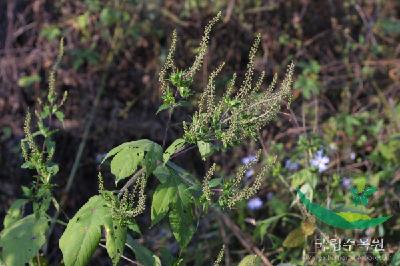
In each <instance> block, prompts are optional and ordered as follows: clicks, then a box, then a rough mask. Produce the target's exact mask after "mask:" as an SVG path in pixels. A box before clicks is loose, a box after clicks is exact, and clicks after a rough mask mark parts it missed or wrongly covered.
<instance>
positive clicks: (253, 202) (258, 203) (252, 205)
mask: <svg viewBox="0 0 400 266" xmlns="http://www.w3.org/2000/svg"><path fill="white" fill-rule="evenodd" d="M262 206H263V201H262V200H261V199H260V198H259V197H255V198H252V199H250V200H249V201H248V202H247V208H248V209H249V210H251V211H255V210H258V209H261V208H262Z"/></svg>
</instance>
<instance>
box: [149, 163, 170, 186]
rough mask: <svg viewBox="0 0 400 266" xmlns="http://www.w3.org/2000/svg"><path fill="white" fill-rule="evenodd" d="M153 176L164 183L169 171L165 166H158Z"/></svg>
mask: <svg viewBox="0 0 400 266" xmlns="http://www.w3.org/2000/svg"><path fill="white" fill-rule="evenodd" d="M153 175H155V176H156V177H157V179H158V181H160V182H161V183H165V182H167V180H168V178H169V177H170V176H171V170H170V169H169V168H168V167H167V166H165V165H163V164H160V165H158V166H157V167H156V169H155V170H154V171H153Z"/></svg>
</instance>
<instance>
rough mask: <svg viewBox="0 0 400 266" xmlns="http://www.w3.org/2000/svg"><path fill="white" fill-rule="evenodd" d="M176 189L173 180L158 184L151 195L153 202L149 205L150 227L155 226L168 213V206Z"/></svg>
mask: <svg viewBox="0 0 400 266" xmlns="http://www.w3.org/2000/svg"><path fill="white" fill-rule="evenodd" d="M176 193H177V188H176V187H175V183H174V182H173V179H172V178H170V179H169V181H167V182H165V183H162V184H160V185H159V186H158V187H157V188H156V191H155V192H154V193H153V200H152V203H151V225H152V226H153V225H155V224H157V223H158V222H159V221H161V220H162V219H163V218H164V217H165V216H166V215H167V213H168V211H169V205H170V203H171V202H172V201H173V200H174V198H175V197H176Z"/></svg>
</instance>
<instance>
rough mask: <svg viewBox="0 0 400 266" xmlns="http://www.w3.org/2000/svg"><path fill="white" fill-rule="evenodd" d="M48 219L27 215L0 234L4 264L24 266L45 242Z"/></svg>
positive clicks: (0, 246)
mask: <svg viewBox="0 0 400 266" xmlns="http://www.w3.org/2000/svg"><path fill="white" fill-rule="evenodd" d="M47 228H48V221H47V219H46V218H44V217H39V218H38V219H37V218H36V217H35V216H34V215H33V214H31V215H28V216H26V217H24V218H23V219H20V220H18V221H17V222H15V223H14V224H13V225H10V226H9V227H8V228H6V229H4V230H3V231H2V232H1V234H0V248H1V250H2V259H3V261H4V263H5V265H12V266H24V265H25V264H26V263H28V262H29V261H30V260H31V259H32V258H33V257H35V256H36V254H37V253H38V251H39V250H40V248H41V247H42V246H43V244H44V243H45V242H46V231H47Z"/></svg>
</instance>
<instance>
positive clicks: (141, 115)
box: [0, 0, 400, 265]
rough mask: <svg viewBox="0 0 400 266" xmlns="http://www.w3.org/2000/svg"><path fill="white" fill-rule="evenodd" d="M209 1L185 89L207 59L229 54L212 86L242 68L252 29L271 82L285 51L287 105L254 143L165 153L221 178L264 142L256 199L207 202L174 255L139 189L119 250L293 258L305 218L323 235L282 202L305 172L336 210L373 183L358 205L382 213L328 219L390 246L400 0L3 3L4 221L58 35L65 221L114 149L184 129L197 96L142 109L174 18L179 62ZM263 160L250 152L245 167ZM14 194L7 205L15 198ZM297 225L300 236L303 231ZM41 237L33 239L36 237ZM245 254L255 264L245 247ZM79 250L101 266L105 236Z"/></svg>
mask: <svg viewBox="0 0 400 266" xmlns="http://www.w3.org/2000/svg"><path fill="white" fill-rule="evenodd" d="M220 10H221V11H222V12H223V13H222V20H223V22H222V23H219V24H217V25H216V26H215V28H214V30H213V34H212V35H211V38H210V46H209V52H208V53H207V54H206V57H205V59H204V65H203V67H202V68H201V69H200V74H199V75H197V76H195V77H194V79H195V80H194V81H193V84H194V93H196V94H200V93H201V92H202V91H203V90H204V88H205V87H206V85H207V78H208V75H209V73H210V72H211V71H213V70H214V69H215V68H217V66H219V65H220V64H221V62H222V61H225V62H226V64H225V66H224V68H223V70H222V71H221V73H220V75H219V76H218V78H217V79H216V81H215V83H216V88H217V94H218V93H220V94H222V85H224V84H225V83H226V81H228V80H229V79H230V78H231V73H232V72H237V73H238V79H239V80H241V79H243V77H244V73H245V69H246V64H247V61H248V50H249V49H250V46H251V43H252V42H253V39H254V37H255V33H260V34H261V44H260V47H261V49H260V50H262V51H259V52H258V53H257V54H256V58H255V69H256V72H257V74H259V73H261V71H265V72H266V77H267V80H268V81H271V80H272V77H273V74H274V73H284V71H285V67H286V66H287V65H288V64H289V63H290V62H291V61H292V60H293V61H294V62H296V68H295V76H296V77H295V84H294V88H295V89H294V91H293V99H292V104H291V107H290V109H286V108H284V109H282V112H280V113H279V114H278V116H277V118H276V119H275V120H274V121H273V122H272V123H270V124H269V125H268V126H267V127H265V128H263V130H262V132H261V134H260V135H259V136H257V139H258V141H253V140H249V141H246V142H244V143H242V145H240V146H239V147H236V148H233V149H229V150H227V151H226V152H224V153H216V154H215V155H213V156H211V157H209V158H207V159H206V160H205V161H202V159H201V155H200V154H199V152H198V151H197V150H195V149H193V150H189V151H188V152H186V153H185V154H183V155H182V156H180V157H178V158H176V159H174V162H175V163H176V164H177V165H180V166H182V167H184V168H185V169H188V170H190V171H191V172H192V173H194V174H195V175H196V176H197V177H199V178H200V179H201V177H203V176H205V174H206V172H207V170H208V169H209V168H210V167H211V165H212V164H213V162H215V163H216V164H217V169H216V172H217V173H218V175H220V176H221V177H228V176H233V175H234V173H235V172H236V170H237V168H238V167H239V166H240V165H242V164H246V163H248V162H249V160H250V161H251V156H254V155H256V151H257V150H258V149H260V148H261V149H263V151H264V153H266V154H275V155H277V156H278V157H277V159H276V160H277V163H276V164H275V166H274V167H273V169H272V172H271V173H269V174H268V175H267V178H266V181H265V182H264V183H263V184H262V189H261V191H260V192H259V193H258V194H257V198H254V199H251V200H250V201H243V202H241V203H240V204H239V205H237V206H236V207H235V208H234V209H233V210H231V211H230V212H229V213H228V215H221V214H220V213H218V212H210V213H209V214H208V215H207V216H204V217H203V218H202V219H201V220H200V221H199V222H198V224H197V225H196V226H197V231H196V233H195V234H194V236H193V237H194V238H193V239H192V240H191V242H190V243H188V248H187V250H186V251H185V253H184V254H179V245H178V243H177V242H176V241H175V239H174V237H173V235H172V233H171V231H170V230H169V229H168V223H166V222H165V223H162V224H161V225H158V226H153V227H151V226H150V225H151V221H152V217H154V216H157V215H160V214H155V213H152V210H151V208H149V207H150V204H149V202H151V198H147V199H146V202H148V204H147V207H148V208H146V211H145V212H144V213H143V214H141V215H140V216H138V219H137V221H138V227H139V228H140V231H141V233H142V234H140V235H139V234H137V235H134V237H131V236H128V238H127V242H128V245H129V246H130V247H131V248H132V252H133V253H128V254H127V256H128V257H130V258H135V259H136V260H138V261H141V262H143V261H146V262H144V264H145V265H152V264H156V263H157V262H156V261H157V260H158V257H160V258H161V259H163V260H166V259H167V258H168V256H169V255H170V254H171V253H172V255H173V256H178V255H182V258H184V263H186V264H188V265H204V264H207V263H210V261H204V259H205V258H216V257H217V256H218V252H219V250H220V248H221V246H222V244H225V248H226V250H228V252H226V253H225V257H224V260H223V261H225V263H226V265H231V264H237V263H238V262H239V261H240V260H241V259H242V258H244V257H245V256H246V255H248V254H257V253H258V252H262V253H263V254H264V255H265V256H267V257H268V258H269V259H270V260H271V261H272V262H273V263H274V264H278V263H281V262H290V263H292V264H294V265H297V264H302V251H303V250H304V252H308V251H309V250H308V249H309V248H310V246H311V241H312V239H313V237H314V236H315V234H318V230H323V231H325V232H328V233H329V235H331V236H332V235H334V234H335V230H333V229H332V228H329V227H328V226H326V225H325V224H322V223H317V227H318V230H316V231H315V232H314V229H312V230H310V229H309V230H304V228H309V227H307V225H304V223H302V219H301V217H302V216H301V214H302V213H301V210H300V209H299V208H298V207H297V206H296V205H293V206H292V205H291V204H290V203H291V202H292V201H293V199H294V197H293V194H292V193H291V192H290V189H294V188H296V187H298V186H304V187H305V189H306V190H307V195H308V197H309V198H310V199H313V200H314V201H316V202H317V203H319V204H321V205H324V206H327V207H330V208H332V209H334V208H339V209H340V208H341V207H342V206H341V203H346V205H349V204H351V201H352V198H351V195H352V194H351V187H352V186H353V185H357V184H358V183H360V182H366V183H367V184H369V185H373V186H375V187H377V189H378V190H377V192H376V193H375V194H374V196H373V197H372V198H370V199H369V205H368V209H366V210H364V211H366V212H369V213H371V214H375V215H379V214H390V215H393V217H392V218H391V219H390V220H389V221H388V222H386V223H384V224H383V225H382V226H379V227H376V228H375V229H368V230H366V231H360V232H357V233H355V232H352V231H346V232H344V231H343V232H341V231H340V232H336V233H340V235H347V236H349V237H356V236H357V237H359V236H365V235H367V236H375V237H377V236H384V239H385V250H386V251H387V252H388V253H390V254H394V253H395V252H396V251H397V250H398V248H399V238H398V235H399V230H400V227H399V224H400V221H399V216H398V213H399V211H400V207H399V202H400V196H399V195H400V185H399V182H400V169H399V165H400V161H399V158H400V135H399V130H400V102H399V95H400V88H399V84H400V59H399V53H400V49H399V48H400V47H399V45H398V43H399V39H400V4H399V3H398V1H395V0H386V1H356V0H343V1H255V0H252V1H250V0H245V1H233V0H231V1H192V0H190V1H135V0H126V1H111V0H110V1H106V0H85V1H72V0H63V1H41V0H37V1H18V0H7V1H0V130H1V134H0V146H1V150H0V216H1V220H3V217H4V216H5V215H6V212H7V210H8V209H9V207H10V205H11V204H12V203H13V202H14V200H15V199H17V198H20V195H21V194H22V191H21V185H25V186H26V185H28V184H29V183H30V182H31V177H30V176H31V175H32V172H30V170H26V169H22V168H21V167H20V166H21V164H22V163H23V161H24V159H23V157H22V156H21V150H20V148H19V142H20V140H21V139H22V138H24V132H23V121H24V116H25V113H26V111H27V110H28V108H31V109H33V108H34V106H33V105H34V104H35V100H36V99H37V98H38V97H39V96H42V97H43V96H45V95H46V93H47V92H46V87H47V77H48V70H49V69H51V66H52V65H53V63H54V62H55V61H56V57H57V47H58V43H59V39H60V38H61V37H62V36H63V37H64V40H65V54H64V59H63V61H62V63H61V65H60V66H59V69H58V70H57V74H58V78H57V90H58V91H60V92H61V91H68V94H69V96H68V100H67V101H66V102H65V103H64V106H63V109H64V113H65V117H61V116H60V117H57V118H58V120H57V121H53V125H54V126H55V127H56V128H57V129H58V130H59V132H58V133H57V135H55V142H56V143H57V149H56V153H55V154H54V157H53V161H54V162H55V163H56V164H58V165H59V170H58V169H57V170H58V173H57V174H56V175H55V176H53V177H52V179H53V181H54V182H55V183H56V184H57V185H56V186H55V187H53V188H52V190H53V194H54V195H55V196H56V197H57V198H59V199H61V211H60V212H61V213H60V219H62V220H66V219H65V218H66V217H69V218H71V217H72V216H74V215H75V213H76V212H77V211H78V209H79V208H80V207H81V206H82V205H83V204H84V203H85V202H87V200H88V199H89V198H90V197H91V196H93V195H95V194H96V193H97V190H98V179H97V170H98V167H99V165H100V163H101V162H102V160H103V158H104V157H105V153H106V152H107V151H109V150H110V149H111V148H112V147H115V146H117V145H118V144H120V143H122V142H125V141H132V140H137V139H142V138H146V139H151V140H153V141H155V142H157V143H159V144H160V145H163V144H165V145H163V146H166V147H168V144H171V143H172V141H174V140H175V139H177V138H179V137H181V136H182V134H183V131H182V127H181V125H182V123H181V122H182V121H183V120H186V119H187V110H189V111H193V110H195V103H194V102H191V101H188V102H187V103H185V104H184V107H185V108H186V109H184V108H177V109H176V110H175V111H174V113H173V114H172V116H171V117H170V116H169V113H168V111H163V112H159V113H158V114H157V115H155V114H156V112H157V110H158V108H159V106H160V105H161V103H162V102H161V91H160V90H159V84H158V76H157V74H158V72H159V71H160V70H161V66H162V64H163V63H164V61H165V59H166V56H167V53H168V46H169V45H170V36H171V35H172V31H173V29H175V28H176V29H177V33H178V36H179V39H178V42H177V50H176V55H175V60H176V64H177V66H178V67H181V68H183V67H185V66H188V65H190V64H191V62H192V61H193V58H194V54H195V52H196V48H197V45H198V42H199V39H200V36H201V35H202V31H203V28H204V26H205V25H206V23H207V22H208V21H209V20H210V19H211V18H212V17H214V16H215V14H216V13H217V12H218V11H220ZM168 121H171V123H170V126H169V127H168V134H165V132H164V129H165V127H166V125H167V123H168ZM163 142H165V143H163ZM205 150H207V147H205ZM205 152H206V151H205ZM266 163H267V162H266V161H261V162H260V163H257V164H254V165H252V167H251V169H249V170H248V171H247V175H248V176H249V177H251V176H253V175H254V173H255V172H258V171H259V170H260V169H261V168H262V167H263V166H264V165H265V164H266ZM51 169H53V170H54V168H51ZM51 169H49V170H48V171H53V170H51ZM113 169H115V170H116V171H118V170H119V172H117V173H116V174H117V176H120V177H121V178H122V176H125V175H126V174H127V172H124V171H128V172H132V169H120V168H119V167H118V164H117V165H114V167H113V165H112V164H111V171H113ZM121 171H122V172H121ZM252 171H253V172H252ZM114 173H115V172H114ZM53 174H54V172H51V175H53ZM109 177H110V176H106V175H105V178H104V182H105V186H107V187H112V186H113V185H114V184H113V182H114V181H113V179H111V178H109ZM360 180H361V181H360ZM173 181H174V180H170V181H169V182H173ZM282 188H284V189H282ZM147 189H149V190H150V191H152V192H154V193H157V192H158V191H160V190H161V189H163V188H162V187H161V188H160V184H159V183H157V182H155V181H154V180H153V181H150V183H149V184H148V188H147ZM24 193H25V191H24ZM171 194H175V193H174V192H171ZM317 195H318V196H317ZM18 204H20V205H19V206H15V209H16V210H17V212H18V210H20V209H21V206H23V205H24V203H21V202H19V203H18ZM13 206H14V205H13ZM25 211H27V210H25ZM52 211H53V212H56V210H52ZM82 211H84V210H82ZM16 215H17V216H18V215H19V214H18V213H17V214H16ZM24 219H27V220H29V219H32V217H31V216H27V217H26V218H24ZM5 222H6V221H5ZM28 222H29V221H28ZM89 222H90V221H89ZM97 222H102V221H97ZM104 223H106V221H104ZM4 225H6V224H4ZM17 226H18V224H17ZM31 228H32V230H34V229H35V230H37V231H41V230H44V229H43V228H41V227H40V226H36V227H35V226H34V225H33V226H32V227H31ZM311 228H313V227H312V226H311ZM64 230H65V228H64V227H63V226H61V225H57V226H55V227H54V229H53V234H52V237H51V238H50V243H49V244H48V246H46V248H45V254H46V261H48V263H49V264H52V265H57V263H58V262H59V261H61V256H62V254H61V252H60V250H59V248H58V241H59V239H60V237H61V235H62V233H63V231H64ZM304 236H307V239H306V241H308V243H309V245H303V242H304V241H303V240H304V239H303V238H304ZM288 238H289V240H290V241H289V240H288ZM42 241H43V239H37V245H39V246H40V245H41V244H42ZM35 243H36V242H35ZM128 252H129V251H128ZM154 254H155V255H154ZM257 255H259V254H257ZM156 256H157V257H156ZM397 257H399V256H397ZM39 260H43V262H44V260H45V259H44V258H39ZM246 260H248V261H253V262H252V263H254V264H255V263H259V262H257V261H256V260H257V258H256V257H246ZM91 263H92V264H93V265H109V264H110V263H111V262H110V260H109V259H108V258H107V253H106V249H103V248H98V249H97V250H96V252H95V255H94V257H93V258H92V259H91ZM121 263H127V264H129V263H128V262H127V261H121ZM365 263H368V262H365ZM375 263H376V264H381V265H387V264H388V263H389V262H387V261H385V260H382V261H379V262H375ZM394 265H397V264H394Z"/></svg>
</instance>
